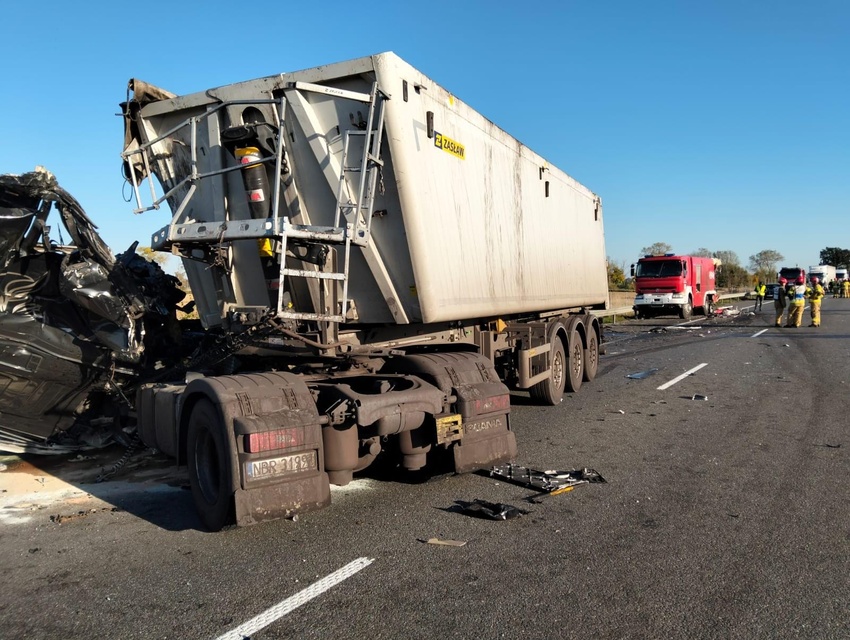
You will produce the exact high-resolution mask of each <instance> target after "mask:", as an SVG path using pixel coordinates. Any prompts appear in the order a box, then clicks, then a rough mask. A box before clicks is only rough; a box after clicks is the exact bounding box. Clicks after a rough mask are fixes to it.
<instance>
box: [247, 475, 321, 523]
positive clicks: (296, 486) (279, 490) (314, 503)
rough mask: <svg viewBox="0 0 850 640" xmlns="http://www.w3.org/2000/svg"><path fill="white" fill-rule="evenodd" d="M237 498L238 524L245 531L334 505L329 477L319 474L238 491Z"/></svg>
mask: <svg viewBox="0 0 850 640" xmlns="http://www.w3.org/2000/svg"><path fill="white" fill-rule="evenodd" d="M234 498H235V500H236V524H237V525H238V526H240V527H244V526H247V525H252V524H257V523H258V522H264V521H266V520H276V519H278V518H291V517H292V516H293V515H295V514H297V513H305V512H307V511H315V510H317V509H322V508H323V507H326V506H328V505H329V504H330V503H331V488H330V484H329V483H328V475H327V474H326V473H320V474H319V475H316V476H313V477H309V478H304V479H301V480H294V481H292V480H291V481H289V482H282V483H278V484H272V485H269V486H266V487H262V488H258V489H249V490H245V489H237V491H236V495H235V496H234Z"/></svg>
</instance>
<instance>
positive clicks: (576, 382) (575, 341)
mask: <svg viewBox="0 0 850 640" xmlns="http://www.w3.org/2000/svg"><path fill="white" fill-rule="evenodd" d="M583 377H584V345H582V343H581V337H580V336H579V335H578V331H576V330H575V327H573V328H572V329H571V330H570V333H569V336H568V337H567V390H568V391H573V392H575V391H578V390H579V389H581V381H582V379H583Z"/></svg>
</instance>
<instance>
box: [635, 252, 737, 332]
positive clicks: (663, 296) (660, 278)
mask: <svg viewBox="0 0 850 640" xmlns="http://www.w3.org/2000/svg"><path fill="white" fill-rule="evenodd" d="M719 268H720V260H718V259H717V258H704V257H698V256H680V255H675V254H672V253H667V254H665V255H662V256H656V255H647V256H644V257H642V258H640V259H639V260H638V261H637V264H636V265H635V264H633V265H632V266H631V275H632V277H633V278H634V283H635V302H634V307H633V310H634V313H635V317H636V318H651V317H653V316H656V315H662V314H669V313H675V314H678V315H679V317H680V318H683V319H687V318H690V317H691V314H692V313H693V310H694V309H695V308H699V309H701V310H702V312H703V313H704V314H705V315H706V316H708V315H710V314H711V312H712V310H713V308H714V306H715V304H716V302H717V288H716V278H715V276H716V273H717V269H719Z"/></svg>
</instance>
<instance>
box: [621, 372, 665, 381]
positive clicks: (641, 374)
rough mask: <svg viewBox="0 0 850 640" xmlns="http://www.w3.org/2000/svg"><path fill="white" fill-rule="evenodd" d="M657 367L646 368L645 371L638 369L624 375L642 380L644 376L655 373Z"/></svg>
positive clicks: (631, 378) (630, 378)
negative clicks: (638, 370)
mask: <svg viewBox="0 0 850 640" xmlns="http://www.w3.org/2000/svg"><path fill="white" fill-rule="evenodd" d="M657 371H658V369H647V370H646V371H640V372H638V373H630V374H629V375H627V376H626V377H627V378H628V379H629V380H643V379H644V378H648V377H649V376H651V375H653V374H654V373H656V372H657Z"/></svg>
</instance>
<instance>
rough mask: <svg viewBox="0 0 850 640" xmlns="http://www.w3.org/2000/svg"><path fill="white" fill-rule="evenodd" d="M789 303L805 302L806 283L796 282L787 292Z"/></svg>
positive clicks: (800, 303)
mask: <svg viewBox="0 0 850 640" xmlns="http://www.w3.org/2000/svg"><path fill="white" fill-rule="evenodd" d="M788 298H789V299H790V301H789V304H791V305H794V306H801V305H804V304H806V285H804V284H796V285H794V286H793V287H791V290H790V291H789V292H788Z"/></svg>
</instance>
